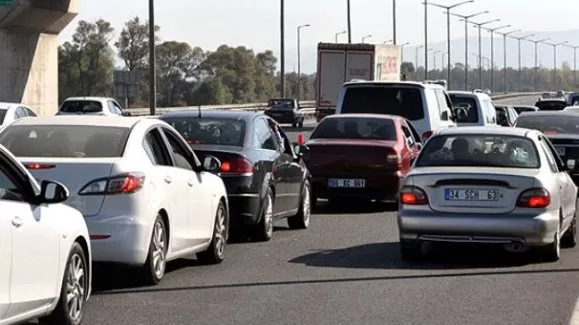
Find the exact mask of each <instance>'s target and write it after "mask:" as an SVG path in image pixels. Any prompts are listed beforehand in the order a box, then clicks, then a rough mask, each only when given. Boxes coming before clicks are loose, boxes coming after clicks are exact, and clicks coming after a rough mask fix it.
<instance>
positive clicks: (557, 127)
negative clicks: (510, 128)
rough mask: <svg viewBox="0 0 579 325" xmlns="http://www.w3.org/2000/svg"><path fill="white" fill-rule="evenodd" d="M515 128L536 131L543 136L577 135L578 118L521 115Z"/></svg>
mask: <svg viewBox="0 0 579 325" xmlns="http://www.w3.org/2000/svg"><path fill="white" fill-rule="evenodd" d="M515 126H516V127H519V128H525V129H534V130H538V131H541V132H543V133H545V134H557V133H562V134H579V116H578V117H576V118H573V117H569V115H567V114H566V115H563V116H540V115H539V116H537V115H534V114H533V115H521V116H519V118H518V119H517V123H516V125H515Z"/></svg>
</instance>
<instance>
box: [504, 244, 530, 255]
mask: <svg viewBox="0 0 579 325" xmlns="http://www.w3.org/2000/svg"><path fill="white" fill-rule="evenodd" d="M503 247H504V248H505V250H506V251H507V252H509V253H524V252H526V251H528V250H529V246H527V245H525V244H523V243H510V244H505V245H504V246H503Z"/></svg>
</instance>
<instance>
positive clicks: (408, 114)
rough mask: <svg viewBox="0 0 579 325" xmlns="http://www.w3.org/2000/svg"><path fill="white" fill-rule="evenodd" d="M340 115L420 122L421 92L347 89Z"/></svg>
mask: <svg viewBox="0 0 579 325" xmlns="http://www.w3.org/2000/svg"><path fill="white" fill-rule="evenodd" d="M342 113H369V114H390V115H398V116H402V117H404V118H406V119H408V120H411V121H416V120H421V119H423V118H424V108H423V105H422V92H421V91H420V89H418V88H412V87H396V86H351V87H347V88H346V92H345V94H344V102H343V104H342Z"/></svg>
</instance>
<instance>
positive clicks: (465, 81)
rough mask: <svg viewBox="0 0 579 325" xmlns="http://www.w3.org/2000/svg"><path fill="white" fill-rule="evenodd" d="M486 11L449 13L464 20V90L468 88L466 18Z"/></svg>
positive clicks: (486, 12) (486, 11)
mask: <svg viewBox="0 0 579 325" xmlns="http://www.w3.org/2000/svg"><path fill="white" fill-rule="evenodd" d="M488 13H489V11H488V10H485V11H481V12H477V13H474V14H472V15H459V14H454V13H451V15H453V16H455V17H459V18H462V20H463V21H464V90H468V20H469V19H471V18H474V17H477V16H480V15H484V14H488Z"/></svg>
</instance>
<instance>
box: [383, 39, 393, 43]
mask: <svg viewBox="0 0 579 325" xmlns="http://www.w3.org/2000/svg"><path fill="white" fill-rule="evenodd" d="M393 42H394V41H393V40H391V39H389V40H387V41H384V43H382V44H390V43H392V44H394V43H393Z"/></svg>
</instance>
